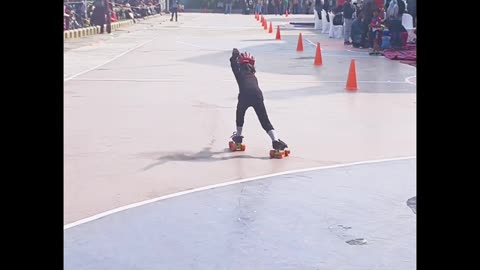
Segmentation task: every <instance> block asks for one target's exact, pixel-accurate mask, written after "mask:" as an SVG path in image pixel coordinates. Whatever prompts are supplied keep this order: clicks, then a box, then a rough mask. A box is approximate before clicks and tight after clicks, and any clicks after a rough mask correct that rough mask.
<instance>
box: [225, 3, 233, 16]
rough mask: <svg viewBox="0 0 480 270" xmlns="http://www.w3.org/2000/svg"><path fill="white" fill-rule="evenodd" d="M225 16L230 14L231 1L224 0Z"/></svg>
mask: <svg viewBox="0 0 480 270" xmlns="http://www.w3.org/2000/svg"><path fill="white" fill-rule="evenodd" d="M225 14H232V0H225Z"/></svg>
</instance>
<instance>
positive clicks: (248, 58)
mask: <svg viewBox="0 0 480 270" xmlns="http://www.w3.org/2000/svg"><path fill="white" fill-rule="evenodd" d="M237 61H238V63H239V64H250V65H255V58H254V57H253V56H252V55H251V54H249V53H247V52H244V53H241V54H240V56H239V57H238V59H237Z"/></svg>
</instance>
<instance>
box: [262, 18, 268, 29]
mask: <svg viewBox="0 0 480 270" xmlns="http://www.w3.org/2000/svg"><path fill="white" fill-rule="evenodd" d="M263 29H264V30H268V27H267V19H265V23H264V24H263Z"/></svg>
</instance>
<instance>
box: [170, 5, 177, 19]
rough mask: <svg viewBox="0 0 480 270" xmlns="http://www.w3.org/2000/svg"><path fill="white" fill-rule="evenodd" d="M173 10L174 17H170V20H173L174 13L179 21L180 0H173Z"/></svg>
mask: <svg viewBox="0 0 480 270" xmlns="http://www.w3.org/2000/svg"><path fill="white" fill-rule="evenodd" d="M171 11H172V18H171V19H170V21H173V15H175V21H178V1H177V0H173V3H172V10H171Z"/></svg>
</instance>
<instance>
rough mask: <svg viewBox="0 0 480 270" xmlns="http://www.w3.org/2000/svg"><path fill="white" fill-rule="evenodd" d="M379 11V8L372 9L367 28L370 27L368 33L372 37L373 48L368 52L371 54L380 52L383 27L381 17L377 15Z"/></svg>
mask: <svg viewBox="0 0 480 270" xmlns="http://www.w3.org/2000/svg"><path fill="white" fill-rule="evenodd" d="M393 1H395V0H393ZM379 13H380V11H379V9H375V10H374V11H373V16H372V22H371V23H370V25H369V28H370V29H371V31H370V33H371V34H372V37H373V50H372V52H371V53H370V54H373V55H378V54H380V42H381V39H382V32H383V27H382V18H381V17H380V16H379Z"/></svg>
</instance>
